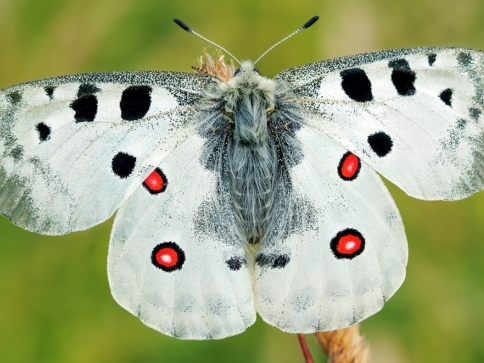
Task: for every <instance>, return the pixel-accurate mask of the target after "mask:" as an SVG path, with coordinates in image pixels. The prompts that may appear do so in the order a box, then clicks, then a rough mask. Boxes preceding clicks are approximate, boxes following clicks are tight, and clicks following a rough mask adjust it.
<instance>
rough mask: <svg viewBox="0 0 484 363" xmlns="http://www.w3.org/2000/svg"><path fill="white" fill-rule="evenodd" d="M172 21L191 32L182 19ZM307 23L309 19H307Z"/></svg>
mask: <svg viewBox="0 0 484 363" xmlns="http://www.w3.org/2000/svg"><path fill="white" fill-rule="evenodd" d="M173 21H174V22H175V23H176V24H177V25H178V26H179V27H180V28H182V29H183V30H186V31H187V32H189V33H191V32H192V31H193V30H192V29H190V27H189V26H188V25H186V24H185V23H184V22H183V21H181V20H180V19H177V18H175V19H173ZM308 23H309V21H308Z"/></svg>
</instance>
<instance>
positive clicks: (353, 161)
mask: <svg viewBox="0 0 484 363" xmlns="http://www.w3.org/2000/svg"><path fill="white" fill-rule="evenodd" d="M360 169H361V161H360V158H358V156H356V155H355V154H353V153H351V152H347V153H346V154H344V155H343V157H342V158H341V160H340V162H339V165H338V175H339V176H340V178H341V179H343V180H355V179H356V177H357V176H358V173H359V172H360Z"/></svg>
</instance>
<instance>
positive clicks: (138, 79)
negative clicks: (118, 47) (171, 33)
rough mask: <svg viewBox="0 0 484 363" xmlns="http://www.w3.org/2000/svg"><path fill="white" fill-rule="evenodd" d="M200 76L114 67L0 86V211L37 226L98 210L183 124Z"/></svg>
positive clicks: (139, 178) (181, 132) (64, 228)
mask: <svg viewBox="0 0 484 363" xmlns="http://www.w3.org/2000/svg"><path fill="white" fill-rule="evenodd" d="M208 82H210V78H208V77H203V76H199V75H195V74H188V73H186V74H184V73H171V72H117V73H116V72H114V73H99V74H82V75H74V76H65V77H57V78H51V79H46V80H42V81H37V82H30V83H24V84H20V85H16V86H13V87H10V88H6V89H3V90H0V157H1V161H2V162H1V164H0V208H1V210H0V212H1V213H2V214H3V215H5V216H6V217H7V218H9V219H11V220H12V221H13V222H14V223H16V224H17V225H19V226H21V227H23V228H25V229H28V230H31V231H36V232H40V233H44V234H64V233H68V232H70V231H75V230H82V229H86V228H89V227H91V226H93V225H95V224H98V223H100V222H102V221H104V220H106V219H107V218H109V217H110V216H111V215H112V214H113V213H114V211H115V210H116V209H117V208H118V207H119V205H120V204H121V203H122V202H123V201H124V200H125V199H126V198H127V197H128V196H129V195H130V194H131V193H132V192H133V191H134V190H135V189H136V188H137V187H138V186H139V185H141V183H142V182H143V180H144V178H146V176H147V175H149V173H151V172H152V170H151V169H150V168H151V167H152V165H157V164H158V163H159V162H160V161H161V160H162V159H163V158H164V157H165V156H166V155H167V154H169V153H170V152H171V151H172V150H173V149H174V148H176V145H177V143H178V142H180V140H183V139H185V138H186V137H187V136H188V135H189V134H190V132H189V129H190V128H193V125H191V123H190V121H192V120H193V115H194V113H195V112H196V110H195V107H194V104H195V103H196V102H197V101H198V100H199V99H200V97H201V94H202V92H203V89H204V86H205V85H206V84H207V83H208Z"/></svg>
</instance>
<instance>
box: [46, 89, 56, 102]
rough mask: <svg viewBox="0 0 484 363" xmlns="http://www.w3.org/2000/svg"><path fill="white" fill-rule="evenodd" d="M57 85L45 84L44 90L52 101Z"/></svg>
mask: <svg viewBox="0 0 484 363" xmlns="http://www.w3.org/2000/svg"><path fill="white" fill-rule="evenodd" d="M55 89H56V87H55V86H45V87H44V91H45V94H46V95H47V96H48V97H49V99H50V100H51V101H52V100H53V99H54V91H55Z"/></svg>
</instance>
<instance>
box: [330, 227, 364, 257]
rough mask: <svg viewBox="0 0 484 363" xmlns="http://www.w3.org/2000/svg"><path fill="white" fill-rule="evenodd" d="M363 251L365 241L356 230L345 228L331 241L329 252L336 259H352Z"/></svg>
mask: <svg viewBox="0 0 484 363" xmlns="http://www.w3.org/2000/svg"><path fill="white" fill-rule="evenodd" d="M364 249H365V239H364V238H363V236H362V234H361V233H360V232H358V231H357V230H356V229H352V228H347V229H345V230H343V231H340V232H338V234H337V235H336V236H335V237H334V238H333V239H332V240H331V250H333V254H334V255H335V257H336V258H338V259H344V258H345V259H352V258H354V257H356V256H358V255H359V254H361V253H362V252H363V250H364Z"/></svg>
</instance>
